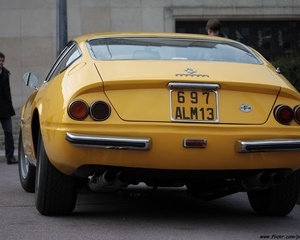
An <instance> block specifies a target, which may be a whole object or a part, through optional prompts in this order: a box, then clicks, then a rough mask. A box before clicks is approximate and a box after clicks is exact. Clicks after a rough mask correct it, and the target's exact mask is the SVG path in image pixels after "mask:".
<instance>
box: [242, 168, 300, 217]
mask: <svg viewBox="0 0 300 240" xmlns="http://www.w3.org/2000/svg"><path fill="white" fill-rule="evenodd" d="M299 188H300V184H299V171H296V172H294V173H292V174H291V175H289V176H288V177H286V178H285V179H284V181H283V182H282V183H281V184H279V185H277V186H272V187H270V188H269V189H267V190H262V191H256V192H248V199H249V202H250V204H251V206H252V208H253V210H254V211H256V212H257V213H258V214H261V215H267V216H286V215H288V214H289V213H290V212H291V211H292V210H293V208H294V207H295V205H296V203H297V200H298V196H299Z"/></svg>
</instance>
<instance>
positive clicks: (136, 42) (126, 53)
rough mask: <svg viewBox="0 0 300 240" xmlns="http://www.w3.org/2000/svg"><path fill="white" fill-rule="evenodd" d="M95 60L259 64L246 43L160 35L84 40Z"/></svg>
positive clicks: (258, 60)
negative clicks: (163, 36) (161, 36)
mask: <svg viewBox="0 0 300 240" xmlns="http://www.w3.org/2000/svg"><path fill="white" fill-rule="evenodd" d="M87 44H88V47H89V50H90V54H91V56H92V57H93V58H95V59H98V60H174V61H176V60H177V61H178V60H190V61H220V62H243V63H252V64H260V63H261V61H260V59H259V58H258V57H257V56H256V55H255V54H254V53H253V52H252V51H251V49H250V48H248V47H247V46H245V45H243V44H240V43H238V42H230V41H225V40H219V41H212V40H199V39H190V38H189V39H187V38H180V39H179V38H159V37H113V38H98V39H92V40H89V41H88V42H87Z"/></svg>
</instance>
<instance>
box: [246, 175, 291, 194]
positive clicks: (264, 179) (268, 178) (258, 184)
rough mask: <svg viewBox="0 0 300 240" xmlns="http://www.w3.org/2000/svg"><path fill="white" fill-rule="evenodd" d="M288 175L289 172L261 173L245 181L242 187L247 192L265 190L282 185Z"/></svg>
mask: <svg viewBox="0 0 300 240" xmlns="http://www.w3.org/2000/svg"><path fill="white" fill-rule="evenodd" d="M287 175H288V172H287V171H283V172H275V173H268V172H261V173H259V174H256V175H254V176H251V177H249V178H248V179H246V180H245V181H243V182H242V186H243V188H244V189H245V190H247V191H255V190H263V189H267V188H269V187H271V186H274V185H278V184H280V183H281V182H282V181H283V180H284V178H285V177H286V176H287Z"/></svg>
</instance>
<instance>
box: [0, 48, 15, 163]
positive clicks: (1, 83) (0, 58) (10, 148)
mask: <svg viewBox="0 0 300 240" xmlns="http://www.w3.org/2000/svg"><path fill="white" fill-rule="evenodd" d="M4 61H5V55H4V54H3V53H1V52H0V122H1V125H2V128H3V131H4V138H5V157H6V160H7V164H15V163H18V161H17V160H16V158H15V157H14V150H15V147H14V138H13V131H12V119H11V117H12V116H14V115H15V110H14V107H13V104H12V100H11V93H10V84H9V75H10V72H9V71H8V70H7V69H6V68H5V67H4Z"/></svg>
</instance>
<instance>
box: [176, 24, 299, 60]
mask: <svg viewBox="0 0 300 240" xmlns="http://www.w3.org/2000/svg"><path fill="white" fill-rule="evenodd" d="M205 25H206V21H190V20H189V21H184V20H178V21H176V22H175V31H176V32H179V33H199V34H206V31H205ZM222 32H223V33H224V34H225V35H226V36H227V37H228V38H231V39H234V40H237V41H239V42H242V43H244V44H246V45H248V46H250V47H253V48H254V49H256V50H258V51H259V52H260V53H261V54H262V55H263V56H264V57H265V58H267V59H269V60H271V59H274V58H276V57H280V56H283V55H288V54H291V53H300V21H238V22H236V21H222Z"/></svg>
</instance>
